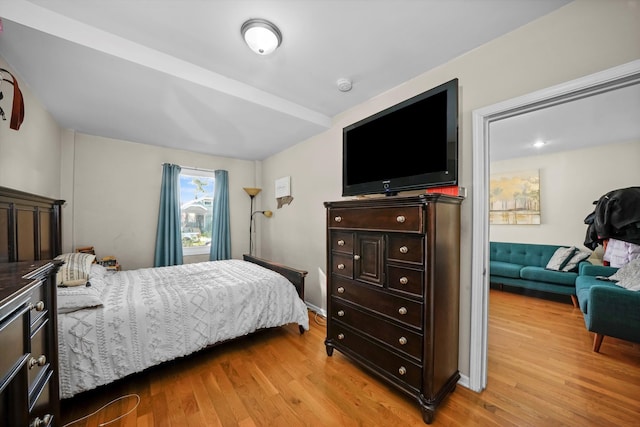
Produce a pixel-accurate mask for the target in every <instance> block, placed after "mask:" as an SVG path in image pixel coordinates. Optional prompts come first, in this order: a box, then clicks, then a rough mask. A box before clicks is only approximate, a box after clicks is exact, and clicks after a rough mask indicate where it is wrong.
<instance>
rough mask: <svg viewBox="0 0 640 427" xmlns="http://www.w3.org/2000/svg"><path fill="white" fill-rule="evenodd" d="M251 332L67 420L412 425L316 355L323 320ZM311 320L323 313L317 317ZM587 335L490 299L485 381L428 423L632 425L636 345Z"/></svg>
mask: <svg viewBox="0 0 640 427" xmlns="http://www.w3.org/2000/svg"><path fill="white" fill-rule="evenodd" d="M310 316H311V317H310V323H311V330H310V331H309V332H307V333H305V334H304V335H299V333H298V327H297V326H296V325H290V326H286V327H284V328H278V329H272V330H268V331H263V332H261V333H258V334H256V335H253V336H251V337H247V338H244V339H242V340H239V341H235V342H230V343H226V344H224V345H220V346H217V347H213V348H210V349H207V350H205V351H202V352H200V353H198V354H196V355H193V356H191V357H187V358H184V359H181V360H178V361H174V362H170V363H167V364H164V365H162V366H159V367H156V368H152V369H150V370H148V371H146V372H144V373H142V374H138V375H135V376H133V377H131V378H129V379H125V380H122V381H119V382H117V383H115V384H112V385H109V386H106V387H102V388H100V389H98V390H94V391H91V392H86V393H83V394H80V395H78V396H76V397H74V398H72V399H67V400H63V402H62V418H63V420H62V421H63V423H62V424H63V425H64V424H66V423H68V422H70V421H72V420H74V419H77V418H79V417H82V416H84V415H86V414H89V413H91V412H93V411H95V410H97V409H98V408H100V407H101V406H102V405H104V404H106V403H108V402H110V401H111V400H113V399H117V398H118V397H121V396H127V395H129V394H137V395H139V397H140V403H139V405H138V406H137V407H135V403H136V401H137V397H135V396H130V397H125V398H123V399H122V400H119V401H117V402H116V403H115V404H112V405H110V406H109V407H108V408H107V409H104V410H101V411H99V412H98V413H97V414H96V415H93V416H91V417H90V418H88V419H86V420H83V421H80V422H77V423H74V424H73V425H74V426H98V425H100V424H101V423H105V422H108V421H110V420H113V419H115V418H117V417H119V416H121V415H122V414H124V413H126V412H127V411H129V410H130V409H132V408H134V407H135V410H133V411H132V412H131V413H130V414H129V415H127V416H125V417H123V418H121V419H119V420H117V421H115V422H113V423H111V424H109V425H110V426H288V427H293V426H302V425H309V426H360V425H366V426H424V425H425V424H424V423H423V422H422V418H421V416H420V411H419V409H418V407H417V405H416V404H414V402H413V401H412V400H410V399H408V398H405V397H404V396H403V395H400V394H399V393H398V392H396V391H394V390H393V389H390V388H388V387H386V386H385V385H383V384H381V383H379V382H378V381H376V380H374V379H372V378H371V377H369V376H368V375H367V374H366V373H364V372H363V371H361V370H360V369H358V368H356V367H355V366H354V365H353V364H351V363H350V362H349V361H348V360H347V359H346V358H345V357H343V356H342V355H341V354H340V352H338V351H336V352H334V354H333V356H332V357H327V355H326V352H325V348H324V345H323V341H324V338H325V328H324V326H322V325H320V324H318V323H316V322H315V319H314V315H313V313H311V314H310ZM320 320H323V319H320ZM591 344H592V335H591V334H590V333H589V332H587V331H586V329H585V327H584V321H583V319H582V315H581V314H580V312H579V310H578V309H575V308H573V307H572V306H571V305H570V304H567V303H561V302H553V301H548V300H544V299H539V298H532V297H529V296H523V295H517V294H512V293H508V292H502V291H499V290H492V291H491V294H490V316H489V378H488V387H487V389H486V390H484V391H483V392H482V393H475V392H472V391H470V390H468V389H466V388H464V387H462V386H458V387H457V388H456V390H455V391H454V393H453V394H451V395H450V396H449V397H448V398H447V399H446V400H445V401H444V402H443V405H442V406H441V407H440V408H439V409H438V411H437V412H436V415H435V420H434V422H433V424H432V425H434V426H493V425H495V426H634V425H635V426H638V425H640V344H632V343H628V342H625V341H621V340H616V339H613V338H609V337H607V338H605V340H604V343H603V344H602V349H601V352H600V353H599V354H598V353H594V352H592V351H591Z"/></svg>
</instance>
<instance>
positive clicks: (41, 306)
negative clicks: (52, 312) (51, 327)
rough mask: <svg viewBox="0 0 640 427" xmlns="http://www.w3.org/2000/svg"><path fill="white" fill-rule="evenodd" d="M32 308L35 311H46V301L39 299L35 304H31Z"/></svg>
mask: <svg viewBox="0 0 640 427" xmlns="http://www.w3.org/2000/svg"><path fill="white" fill-rule="evenodd" d="M31 309H32V310H35V311H44V301H38V302H37V303H35V304H31Z"/></svg>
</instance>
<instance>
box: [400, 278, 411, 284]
mask: <svg viewBox="0 0 640 427" xmlns="http://www.w3.org/2000/svg"><path fill="white" fill-rule="evenodd" d="M407 283H409V279H407V278H406V277H404V276H402V277H401V278H400V284H401V285H406V284H407Z"/></svg>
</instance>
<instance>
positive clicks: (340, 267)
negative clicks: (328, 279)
mask: <svg viewBox="0 0 640 427" xmlns="http://www.w3.org/2000/svg"><path fill="white" fill-rule="evenodd" d="M331 272H332V273H333V274H338V275H340V276H344V277H348V278H349V279H351V278H352V277H353V255H348V254H333V256H332V257H331Z"/></svg>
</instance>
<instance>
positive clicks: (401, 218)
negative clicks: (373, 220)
mask: <svg viewBox="0 0 640 427" xmlns="http://www.w3.org/2000/svg"><path fill="white" fill-rule="evenodd" d="M406 220H407V219H406V218H405V217H404V215H398V217H397V218H396V221H398V222H399V223H400V224H402V223H403V222H405V221H406Z"/></svg>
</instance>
